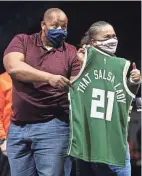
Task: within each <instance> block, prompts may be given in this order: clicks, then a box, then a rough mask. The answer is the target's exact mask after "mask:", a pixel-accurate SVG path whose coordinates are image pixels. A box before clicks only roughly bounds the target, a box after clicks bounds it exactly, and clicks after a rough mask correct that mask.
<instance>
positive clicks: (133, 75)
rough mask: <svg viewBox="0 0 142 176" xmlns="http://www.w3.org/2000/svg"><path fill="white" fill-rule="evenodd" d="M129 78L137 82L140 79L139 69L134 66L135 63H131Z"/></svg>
mask: <svg viewBox="0 0 142 176" xmlns="http://www.w3.org/2000/svg"><path fill="white" fill-rule="evenodd" d="M130 79H131V81H132V82H134V83H137V82H139V81H140V79H141V74H140V70H138V69H137V68H136V64H135V63H133V70H132V71H131V75H130Z"/></svg>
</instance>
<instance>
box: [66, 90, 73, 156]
mask: <svg viewBox="0 0 142 176" xmlns="http://www.w3.org/2000/svg"><path fill="white" fill-rule="evenodd" d="M68 100H69V103H70V105H69V109H70V128H71V134H70V142H69V147H68V152H67V153H68V155H70V153H71V148H72V141H73V123H72V121H73V120H72V106H71V104H72V102H71V96H70V92H69V93H68Z"/></svg>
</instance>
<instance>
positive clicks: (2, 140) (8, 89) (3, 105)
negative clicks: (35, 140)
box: [0, 72, 12, 176]
mask: <svg viewBox="0 0 142 176" xmlns="http://www.w3.org/2000/svg"><path fill="white" fill-rule="evenodd" d="M11 105H12V81H11V78H10V76H9V75H8V73H7V72H5V73H3V74H1V75H0V150H1V151H0V175H1V176H8V175H10V169H9V163H8V158H7V156H6V155H7V153H6V141H7V131H8V127H9V124H10V116H11V114H12V110H11Z"/></svg>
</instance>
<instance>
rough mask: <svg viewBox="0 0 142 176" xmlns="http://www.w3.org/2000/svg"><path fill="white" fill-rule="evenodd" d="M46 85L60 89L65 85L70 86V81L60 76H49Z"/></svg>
mask: <svg viewBox="0 0 142 176" xmlns="http://www.w3.org/2000/svg"><path fill="white" fill-rule="evenodd" d="M48 83H49V84H50V85H51V86H52V87H55V88H59V89H62V88H64V87H65V86H67V85H70V81H69V80H68V79H67V78H65V77H64V76H61V75H53V74H51V75H50V77H49V80H48Z"/></svg>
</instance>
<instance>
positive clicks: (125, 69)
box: [123, 61, 135, 98]
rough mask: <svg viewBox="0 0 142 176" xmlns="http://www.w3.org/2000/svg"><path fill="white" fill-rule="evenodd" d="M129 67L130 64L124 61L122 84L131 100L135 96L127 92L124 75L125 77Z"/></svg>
mask: <svg viewBox="0 0 142 176" xmlns="http://www.w3.org/2000/svg"><path fill="white" fill-rule="evenodd" d="M129 67H130V62H129V61H126V63H125V66H124V69H123V84H124V87H125V90H126V92H127V93H128V94H129V95H130V96H131V97H132V98H135V94H133V93H132V92H131V91H130V90H129V88H128V86H127V79H126V75H127V72H128V69H129Z"/></svg>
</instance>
